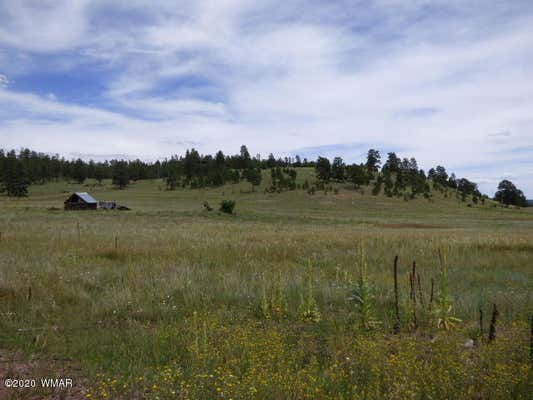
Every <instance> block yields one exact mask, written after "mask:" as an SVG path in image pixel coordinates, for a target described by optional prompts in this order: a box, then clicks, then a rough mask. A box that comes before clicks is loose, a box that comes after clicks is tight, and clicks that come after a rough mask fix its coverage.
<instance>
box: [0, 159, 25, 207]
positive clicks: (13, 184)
mask: <svg viewBox="0 0 533 400" xmlns="http://www.w3.org/2000/svg"><path fill="white" fill-rule="evenodd" d="M29 184H30V181H29V179H28V176H27V173H26V171H25V169H24V166H23V165H22V162H21V161H20V160H19V159H17V156H16V154H15V152H14V151H11V152H9V153H8V154H7V157H5V158H4V161H3V173H2V187H1V191H2V192H6V194H7V195H8V196H10V197H25V196H27V195H28V186H29Z"/></svg>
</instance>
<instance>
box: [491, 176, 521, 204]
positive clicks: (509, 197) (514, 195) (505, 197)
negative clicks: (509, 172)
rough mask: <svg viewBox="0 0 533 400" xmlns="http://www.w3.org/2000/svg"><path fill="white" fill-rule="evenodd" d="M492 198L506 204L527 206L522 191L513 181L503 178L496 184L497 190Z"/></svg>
mask: <svg viewBox="0 0 533 400" xmlns="http://www.w3.org/2000/svg"><path fill="white" fill-rule="evenodd" d="M494 200H496V201H498V202H500V203H502V204H507V205H514V206H519V207H525V206H527V201H526V197H525V196H524V193H523V192H522V191H521V190H520V189H518V188H517V187H516V186H515V184H514V183H513V182H511V181H509V180H507V179H504V180H503V181H501V182H500V184H499V185H498V191H497V192H496V194H495V195H494Z"/></svg>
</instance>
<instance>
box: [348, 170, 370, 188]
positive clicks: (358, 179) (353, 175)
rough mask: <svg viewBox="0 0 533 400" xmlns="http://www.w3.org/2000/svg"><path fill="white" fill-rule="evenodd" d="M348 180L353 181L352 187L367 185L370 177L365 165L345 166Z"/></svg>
mask: <svg viewBox="0 0 533 400" xmlns="http://www.w3.org/2000/svg"><path fill="white" fill-rule="evenodd" d="M347 170H348V171H347V172H348V180H349V181H350V183H353V185H354V188H355V189H358V188H359V187H360V186H362V185H367V184H368V183H369V181H370V177H369V175H368V173H367V169H366V166H364V165H362V164H361V165H357V164H353V165H350V166H349V167H348V168H347Z"/></svg>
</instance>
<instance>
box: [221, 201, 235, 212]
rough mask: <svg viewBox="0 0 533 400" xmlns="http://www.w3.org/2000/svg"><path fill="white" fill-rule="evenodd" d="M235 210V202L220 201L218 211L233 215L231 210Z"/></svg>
mask: <svg viewBox="0 0 533 400" xmlns="http://www.w3.org/2000/svg"><path fill="white" fill-rule="evenodd" d="M234 208H235V201H233V200H222V201H221V202H220V211H221V212H223V213H226V214H233V209H234Z"/></svg>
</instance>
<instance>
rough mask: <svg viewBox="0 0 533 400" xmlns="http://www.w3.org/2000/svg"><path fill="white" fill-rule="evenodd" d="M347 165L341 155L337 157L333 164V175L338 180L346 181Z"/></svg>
mask: <svg viewBox="0 0 533 400" xmlns="http://www.w3.org/2000/svg"><path fill="white" fill-rule="evenodd" d="M344 170H345V165H344V162H343V161H342V158H341V157H335V158H334V159H333V164H332V165H331V177H332V178H333V179H334V180H336V181H337V182H343V181H344Z"/></svg>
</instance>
